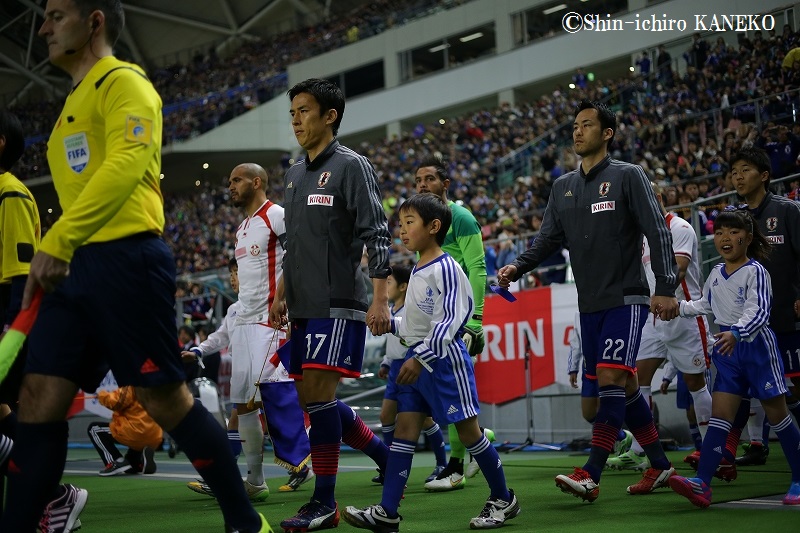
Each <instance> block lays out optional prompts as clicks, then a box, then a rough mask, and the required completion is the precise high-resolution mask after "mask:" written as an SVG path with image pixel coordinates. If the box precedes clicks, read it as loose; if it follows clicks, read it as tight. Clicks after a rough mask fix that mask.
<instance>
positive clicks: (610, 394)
mask: <svg viewBox="0 0 800 533" xmlns="http://www.w3.org/2000/svg"><path fill="white" fill-rule="evenodd" d="M637 392H638V391H637ZM639 394H641V392H639ZM598 396H600V397H601V398H624V397H625V387H615V388H614V389H613V390H601V391H600V392H599V393H598ZM635 398H636V395H635V394H634V395H633V396H632V397H631V401H633V399H635ZM626 403H627V402H626Z"/></svg>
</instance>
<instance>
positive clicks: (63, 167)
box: [41, 56, 164, 261]
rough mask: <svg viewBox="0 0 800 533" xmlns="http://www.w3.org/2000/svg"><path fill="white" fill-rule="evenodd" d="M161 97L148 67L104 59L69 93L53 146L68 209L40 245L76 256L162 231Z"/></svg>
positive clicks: (56, 176) (51, 155)
mask: <svg viewBox="0 0 800 533" xmlns="http://www.w3.org/2000/svg"><path fill="white" fill-rule="evenodd" d="M161 125H162V119H161V98H160V97H159V96H158V93H157V92H156V90H155V89H154V88H153V85H152V84H151V83H150V80H148V79H147V76H145V74H144V72H143V71H142V69H141V68H140V67H139V66H137V65H134V64H131V63H126V62H124V61H120V60H118V59H116V58H115V57H113V56H108V57H104V58H102V59H101V60H100V61H98V62H97V64H95V66H94V67H92V69H91V70H90V71H89V73H88V74H87V75H86V77H85V78H84V79H83V81H81V82H80V83H79V84H78V86H77V87H75V88H74V89H73V90H72V92H71V93H70V94H69V96H68V97H67V101H66V102H65V104H64V109H63V110H62V111H61V115H60V116H59V117H58V121H57V122H56V125H55V128H54V129H53V132H52V134H51V135H50V140H49V141H48V143H47V160H48V162H49V163H50V170H51V171H52V174H53V184H54V185H55V188H56V192H57V193H58V198H59V202H60V204H61V209H62V211H63V214H62V215H61V218H60V219H59V220H58V221H57V222H56V223H55V224H54V225H53V227H52V228H51V229H50V231H48V232H47V235H45V237H44V239H42V244H41V250H42V251H44V252H46V253H48V254H50V255H52V256H54V257H57V258H59V259H62V260H64V261H70V260H71V259H72V255H73V253H74V252H75V249H76V248H78V247H79V246H81V245H83V244H88V243H96V242H107V241H113V240H117V239H121V238H123V237H127V236H130V235H134V234H137V233H142V232H152V233H155V234H159V235H160V234H161V232H162V231H163V229H164V201H163V198H162V196H161V189H160V182H159V174H160V172H161Z"/></svg>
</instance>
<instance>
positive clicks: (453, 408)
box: [397, 339, 480, 425]
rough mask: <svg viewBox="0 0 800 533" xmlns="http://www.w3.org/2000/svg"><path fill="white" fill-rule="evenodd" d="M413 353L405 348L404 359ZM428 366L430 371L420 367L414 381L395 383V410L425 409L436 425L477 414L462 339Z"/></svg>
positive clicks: (472, 372)
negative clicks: (408, 383) (406, 351)
mask: <svg viewBox="0 0 800 533" xmlns="http://www.w3.org/2000/svg"><path fill="white" fill-rule="evenodd" d="M413 356H414V351H413V349H409V350H408V353H406V359H405V360H408V359H409V358H410V357H413ZM404 362H405V361H404ZM401 366H402V365H401ZM430 367H431V369H432V370H433V372H429V371H428V370H427V369H425V368H423V369H422V372H421V373H420V376H419V379H418V380H417V381H416V383H413V384H412V385H398V395H397V412H398V413H426V414H428V415H430V416H432V417H433V419H434V420H436V422H437V423H438V424H440V425H444V424H455V423H456V422H460V421H462V420H466V419H467V418H471V417H473V416H477V415H478V413H479V412H480V405H479V404H478V389H477V387H476V386H475V369H474V367H473V366H472V359H471V358H470V356H469V353H467V347H466V346H465V345H464V342H463V341H462V340H461V339H456V341H455V342H453V343H451V344H450V345H449V347H448V348H447V353H446V356H445V357H441V358H437V359H434V360H433V361H432V362H431V363H430Z"/></svg>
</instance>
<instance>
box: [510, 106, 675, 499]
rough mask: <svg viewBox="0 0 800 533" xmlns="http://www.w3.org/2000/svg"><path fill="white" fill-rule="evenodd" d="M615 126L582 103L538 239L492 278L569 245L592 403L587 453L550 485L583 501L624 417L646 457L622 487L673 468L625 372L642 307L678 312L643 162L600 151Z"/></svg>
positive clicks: (629, 369)
mask: <svg viewBox="0 0 800 533" xmlns="http://www.w3.org/2000/svg"><path fill="white" fill-rule="evenodd" d="M616 127H617V121H616V116H615V115H614V113H613V112H611V110H610V109H608V107H606V106H605V105H604V104H601V103H598V102H588V101H583V102H581V104H580V105H579V107H578V109H577V115H576V117H575V123H574V126H573V133H572V137H573V141H574V144H575V152H576V153H577V154H578V155H579V156H581V157H582V161H581V165H580V168H578V169H577V170H574V171H572V172H569V173H567V174H565V175H564V176H562V177H561V178H559V179H557V180H556V181H555V182H554V183H553V187H552V190H551V192H550V199H549V201H548V204H547V209H546V210H545V213H544V218H543V220H542V227H541V230H540V233H539V235H538V237H537V238H536V240H535V241H534V243H533V245H532V246H531V248H530V249H528V250H527V251H525V252H524V253H523V254H522V255H520V256H519V257H518V258H517V259H516V260H515V261H514V262H512V263H511V264H510V265H507V266H505V267H503V268H501V269H500V271H499V272H498V282H499V284H500V285H501V286H503V287H507V286H508V285H509V284H510V283H511V282H512V281H516V280H517V279H519V278H520V277H521V276H522V275H523V274H525V273H526V272H528V271H530V270H532V269H533V268H534V267H536V266H537V265H538V264H539V263H540V262H541V261H542V260H544V259H545V258H547V257H549V256H550V254H552V253H553V252H555V251H556V250H557V249H558V248H559V247H560V246H561V245H562V244H563V243H564V242H566V243H568V244H569V249H570V259H571V261H572V269H573V272H574V274H575V283H576V285H577V287H578V308H579V310H580V312H581V330H582V332H583V338H582V345H583V346H582V348H583V355H584V358H585V360H586V372H587V373H588V374H589V375H596V376H597V384H598V387H599V390H598V392H599V397H600V407H599V409H598V411H597V416H596V418H595V423H594V426H593V429H592V448H591V452H590V454H589V459H588V461H587V462H586V464H585V465H584V467H583V468H576V469H575V472H574V473H572V474H570V475H560V476H557V477H556V485H557V486H558V487H559V488H560V489H561V490H563V491H564V492H568V493H572V494H573V495H575V496H577V497H579V498H582V499H584V500H588V501H594V500H595V499H597V497H598V495H599V492H600V488H599V482H600V474H601V472H602V471H603V466H604V465H605V463H606V459H607V458H608V455H609V453H610V452H611V451H612V450H613V449H614V444H615V442H616V440H617V435H618V434H619V430H620V428H621V427H622V424H623V422H625V423H627V425H628V428H629V429H630V430H631V431H632V432H633V434H634V436H635V437H636V439H637V440H638V441H639V443H640V444H642V447H643V448H644V450H645V452H646V453H647V456H648V458H649V459H650V464H651V465H652V466H651V468H649V469H648V470H647V471H646V472H645V474H644V477H643V479H642V480H641V481H640V482H639V483H637V484H635V485H631V486H630V487H628V493H629V494H646V493H649V492H652V491H653V490H654V489H656V488H659V487H665V486H667V480H668V479H669V477H670V476H671V475H672V474H674V473H675V469H674V468H672V465H671V464H670V462H669V459H667V458H666V456H665V455H664V450H663V449H662V447H661V443H660V441H659V439H658V432H657V431H656V428H655V425H654V424H653V416H652V413H651V412H650V408H649V407H648V405H647V401H646V400H645V399H644V398H643V397H642V395H641V392H640V391H639V383H638V381H637V379H636V373H635V372H634V370H635V368H636V355H637V352H638V351H639V342H640V340H641V332H642V327H643V326H644V321H645V320H647V309H648V306H649V308H650V310H651V311H653V312H654V313H656V314H660V313H664V314H665V316H673V315H674V313H676V312H677V307H678V301H677V300H676V298H675V287H676V285H677V276H676V268H677V267H676V264H675V257H674V255H673V253H672V237H671V235H670V232H669V230H668V229H667V225H666V223H665V222H664V217H663V215H662V214H661V208H660V207H659V204H658V201H657V200H656V197H655V194H654V193H653V191H652V189H651V188H650V180H649V179H648V178H647V176H646V175H645V173H644V171H643V170H642V168H641V167H640V166H638V165H631V164H628V163H624V162H622V161H617V160H614V159H611V157H610V156H609V155H608V148H609V146H610V145H611V142H612V140H613V138H614V133H615V131H616ZM642 234H644V235H645V236H646V237H647V240H648V242H649V243H650V247H651V253H652V266H653V272H654V273H655V277H656V288H655V294H654V295H653V296H652V297H650V294H649V290H648V285H647V280H646V278H645V275H644V271H643V268H642Z"/></svg>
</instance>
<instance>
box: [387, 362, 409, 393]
mask: <svg viewBox="0 0 800 533" xmlns="http://www.w3.org/2000/svg"><path fill="white" fill-rule="evenodd" d="M404 361H405V360H404V359H392V363H391V364H390V365H389V375H388V376H387V377H386V390H385V391H383V399H384V400H392V401H395V402H396V401H397V393H398V392H399V385H398V384H397V374H399V373H400V367H401V366H403V362H404Z"/></svg>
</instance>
